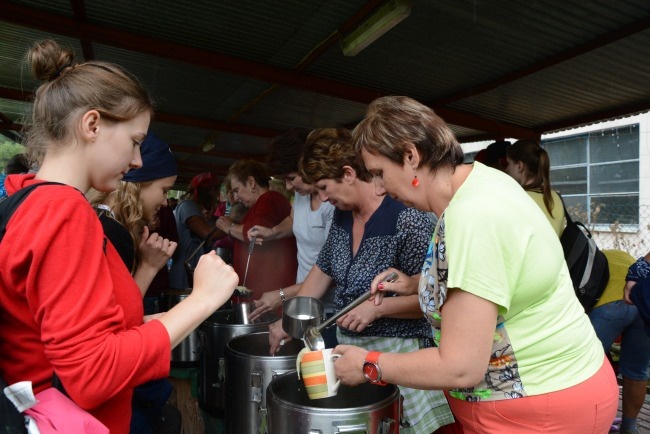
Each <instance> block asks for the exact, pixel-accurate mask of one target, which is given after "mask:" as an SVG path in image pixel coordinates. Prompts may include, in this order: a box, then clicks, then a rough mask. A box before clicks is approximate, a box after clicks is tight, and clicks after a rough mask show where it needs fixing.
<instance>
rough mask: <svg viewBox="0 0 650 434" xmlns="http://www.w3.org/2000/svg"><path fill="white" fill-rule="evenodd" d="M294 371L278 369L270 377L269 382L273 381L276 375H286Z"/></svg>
mask: <svg viewBox="0 0 650 434" xmlns="http://www.w3.org/2000/svg"><path fill="white" fill-rule="evenodd" d="M292 371H295V369H279V370H274V371H273V375H271V380H273V379H274V378H275V377H277V376H278V375H282V374H286V373H287V372H292Z"/></svg>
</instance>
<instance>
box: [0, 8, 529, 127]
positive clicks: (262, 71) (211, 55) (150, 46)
mask: <svg viewBox="0 0 650 434" xmlns="http://www.w3.org/2000/svg"><path fill="white" fill-rule="evenodd" d="M0 9H1V10H2V16H0V20H4V21H8V22H11V23H14V24H17V25H21V26H25V27H30V28H35V29H39V30H43V31H46V32H50V33H56V34H60V35H65V36H69V37H73V38H77V39H86V38H92V40H93V41H94V42H97V43H101V44H105V45H108V46H113V47H118V48H122V49H125V50H130V51H133V52H144V53H148V54H151V55H155V56H158V57H161V58H166V59H173V60H177V61H180V62H185V63H189V64H193V65H197V66H200V67H203V68H210V69H214V70H218V71H222V72H225V73H228V74H233V75H236V76H245V77H249V78H251V79H256V80H261V81H265V82H269V83H279V84H282V85H286V86H290V87H294V88H298V89H302V90H306V91H310V92H314V93H318V94H321V95H327V96H331V97H336V98H341V99H344V100H349V101H356V102H359V103H362V104H368V103H370V102H371V101H372V100H374V99H375V98H377V97H379V96H382V95H383V94H384V93H383V92H382V91H380V90H375V89H367V88H363V87H358V86H353V85H349V84H346V83H342V82H339V81H335V80H329V79H325V78H321V77H317V76H313V75H307V74H303V73H301V72H299V71H292V70H287V69H283V68H278V67H275V66H272V65H266V64H262V63H258V62H253V61H249V60H244V59H240V58H237V57H233V56H228V55H224V54H220V53H215V52H212V51H207V50H202V49H198V48H194V47H189V46H186V45H182V44H178V43H175V42H171V41H165V40H162V39H157V38H151V37H147V36H142V35H138V34H135V33H129V32H124V31H121V30H117V29H112V28H110V27H107V26H101V25H97V24H91V23H84V22H78V21H76V20H74V19H72V18H69V17H65V16H62V15H57V14H52V13H48V12H44V11H42V10H38V9H35V8H29V7H25V6H21V5H17V4H14V3H11V2H9V1H7V0H0ZM437 111H438V112H439V113H440V114H441V116H443V117H444V119H445V120H446V121H447V122H449V123H452V124H456V125H462V126H464V127H467V128H472V129H476V130H482V131H488V132H490V133H494V134H497V135H510V136H516V137H519V136H524V135H525V136H528V135H530V134H534V132H532V131H529V130H527V129H526V128H524V127H516V126H513V127H516V129H517V130H518V131H521V132H522V133H521V134H518V135H514V134H511V133H510V132H508V131H505V130H504V124H502V123H500V122H497V121H494V120H491V119H486V118H482V117H480V116H476V115H470V114H467V113H461V112H457V111H456V110H453V109H444V115H443V110H442V109H440V108H438V109H437ZM214 129H218V128H214Z"/></svg>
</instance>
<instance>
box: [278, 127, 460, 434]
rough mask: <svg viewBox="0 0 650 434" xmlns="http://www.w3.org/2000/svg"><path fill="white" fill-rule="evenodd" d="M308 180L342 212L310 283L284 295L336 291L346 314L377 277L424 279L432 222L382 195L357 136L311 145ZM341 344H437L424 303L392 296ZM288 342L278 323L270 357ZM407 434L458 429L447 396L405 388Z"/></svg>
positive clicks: (353, 322)
mask: <svg viewBox="0 0 650 434" xmlns="http://www.w3.org/2000/svg"><path fill="white" fill-rule="evenodd" d="M300 172H301V176H302V178H303V180H304V181H305V182H307V183H309V184H312V185H314V186H315V187H316V189H317V190H318V192H319V194H320V197H321V200H323V201H329V202H330V203H331V204H332V205H334V206H335V207H336V210H335V211H334V216H333V219H332V225H331V228H330V232H329V235H328V237H327V241H326V242H325V245H324V246H323V248H322V250H321V252H320V254H319V256H318V260H317V262H316V264H315V265H314V266H313V268H312V269H311V271H310V272H309V274H308V275H307V277H306V279H305V281H304V282H303V283H302V284H300V285H295V286H293V287H290V288H286V289H285V290H284V292H285V294H286V295H287V296H292V295H300V296H309V297H315V298H320V297H322V296H323V294H325V292H326V291H327V289H328V288H329V287H330V286H331V285H334V294H335V295H334V304H335V308H336V310H337V311H338V310H340V309H342V308H343V307H345V306H346V305H347V304H349V303H350V302H352V301H353V300H354V299H355V298H357V297H358V296H360V295H361V294H363V293H364V292H366V291H367V290H368V289H370V284H371V282H372V280H373V278H374V277H375V276H376V275H377V274H379V273H381V272H382V271H384V270H386V269H387V268H391V267H392V268H394V269H398V270H401V271H402V272H403V273H405V275H408V276H411V275H417V274H418V271H419V269H420V266H421V264H422V261H423V259H424V255H425V254H426V249H427V244H428V240H429V239H430V238H431V233H432V230H433V223H432V220H431V219H430V217H429V216H428V215H427V214H426V213H423V212H421V211H417V210H415V209H413V208H407V207H406V206H404V205H402V204H401V203H399V202H397V201H395V200H393V199H392V198H390V197H387V196H377V195H376V194H375V192H374V186H373V184H372V183H371V177H370V175H369V174H368V172H367V171H366V170H365V169H364V167H363V165H362V164H360V161H359V160H358V159H357V158H356V155H355V152H354V147H353V145H352V139H351V135H350V132H349V131H348V130H346V129H342V128H338V129H334V128H327V129H320V130H315V131H313V132H312V133H311V134H310V135H309V137H308V138H307V144H306V149H305V151H304V153H303V156H302V158H301V162H300ZM337 325H338V330H337V339H338V341H339V343H345V344H351V345H360V346H362V347H364V348H367V349H370V350H374V351H388V350H390V351H397V352H409V351H415V350H418V349H419V348H424V347H427V346H430V345H431V329H430V328H429V326H428V324H427V322H426V320H424V319H423V318H422V315H421V314H420V311H419V307H418V301H417V296H414V295H411V296H397V295H396V294H394V293H393V294H389V297H387V299H386V300H385V301H384V303H382V305H381V306H375V304H374V303H373V302H372V301H367V302H365V303H362V304H361V305H360V306H358V307H357V308H355V309H353V310H352V311H350V312H349V313H348V314H346V315H344V316H343V317H342V318H340V319H339V320H338V321H337ZM286 338H288V335H286V333H285V332H284V331H283V330H282V327H281V324H280V323H279V322H278V323H276V324H274V325H273V326H272V327H271V333H270V340H271V350H272V352H275V349H276V348H277V346H278V344H279V342H280V341H281V339H286ZM400 390H401V393H402V395H403V396H404V422H403V426H402V429H401V431H400V432H402V433H426V434H429V433H431V432H433V431H435V430H436V429H438V427H440V426H442V425H446V424H449V423H452V422H453V417H452V416H451V412H450V410H449V407H448V405H447V402H446V399H445V397H444V395H443V394H442V393H440V392H436V391H423V390H415V389H410V388H401V389H400Z"/></svg>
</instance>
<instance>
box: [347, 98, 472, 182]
mask: <svg viewBox="0 0 650 434" xmlns="http://www.w3.org/2000/svg"><path fill="white" fill-rule="evenodd" d="M352 136H353V139H354V143H355V149H356V151H357V152H358V153H359V154H360V153H361V150H362V149H365V150H366V151H368V152H370V153H371V154H380V155H384V156H385V157H387V158H388V159H390V160H391V161H394V162H395V163H397V164H399V165H400V166H403V165H404V153H405V145H406V144H407V143H412V144H413V145H415V147H416V148H417V150H418V152H419V153H420V156H421V160H420V166H419V167H422V166H425V165H426V166H428V167H429V169H430V170H431V171H435V170H436V169H437V168H439V167H442V166H449V167H452V168H453V167H456V166H458V165H460V164H462V163H463V160H464V158H465V157H464V153H463V149H462V148H461V147H460V144H459V143H458V141H457V140H456V137H455V136H454V133H453V132H452V131H451V129H450V128H449V127H448V126H447V124H446V123H445V121H443V120H442V119H441V118H440V117H439V116H438V115H436V114H435V113H434V111H433V110H432V109H431V108H429V107H427V106H425V105H424V104H421V103H419V102H417V101H415V100H414V99H411V98H408V97H405V96H385V97H381V98H377V99H376V100H374V101H373V102H372V103H370V105H369V106H368V111H367V113H366V116H365V118H364V119H363V120H362V121H361V122H360V123H359V124H358V125H357V127H356V128H355V129H354V131H353V132H352Z"/></svg>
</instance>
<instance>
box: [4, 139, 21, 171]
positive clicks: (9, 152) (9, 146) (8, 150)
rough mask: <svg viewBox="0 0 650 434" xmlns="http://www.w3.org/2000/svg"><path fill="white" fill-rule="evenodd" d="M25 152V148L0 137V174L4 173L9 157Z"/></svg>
mask: <svg viewBox="0 0 650 434" xmlns="http://www.w3.org/2000/svg"><path fill="white" fill-rule="evenodd" d="M22 152H25V147H24V146H23V145H21V144H19V143H16V142H14V141H13V140H10V139H8V138H6V137H4V136H2V135H0V172H2V173H5V166H6V165H7V162H8V161H9V159H10V158H11V157H13V156H14V155H16V154H20V153H22Z"/></svg>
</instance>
